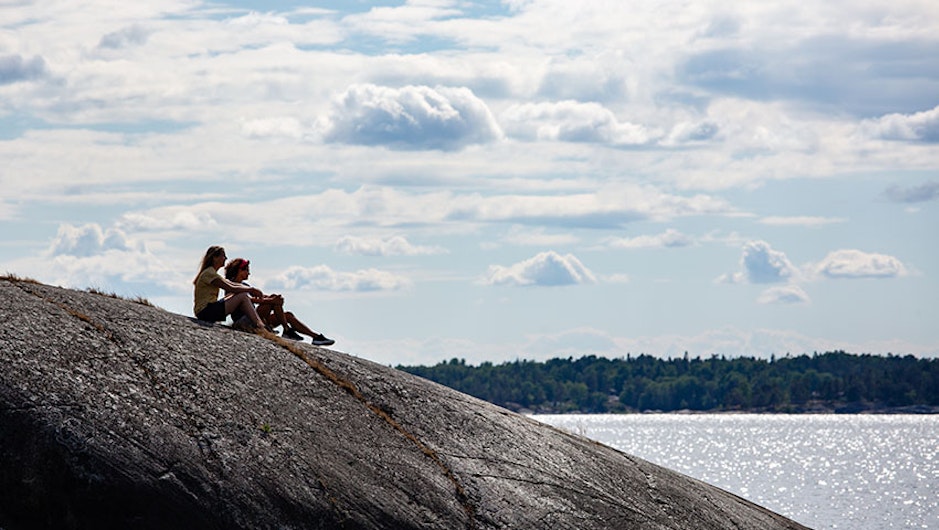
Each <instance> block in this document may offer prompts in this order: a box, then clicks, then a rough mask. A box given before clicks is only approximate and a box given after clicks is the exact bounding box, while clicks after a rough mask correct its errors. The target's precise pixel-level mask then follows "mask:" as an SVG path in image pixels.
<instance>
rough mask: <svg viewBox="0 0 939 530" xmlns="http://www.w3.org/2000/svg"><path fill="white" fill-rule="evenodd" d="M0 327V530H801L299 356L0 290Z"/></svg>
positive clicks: (582, 443) (447, 400)
mask: <svg viewBox="0 0 939 530" xmlns="http://www.w3.org/2000/svg"><path fill="white" fill-rule="evenodd" d="M0 321H2V322H3V325H2V326H0V366H2V371H0V529H4V530H14V529H18V528H225V529H229V528H329V529H333V528H362V529H378V528H388V529H409V528H415V529H416V528H440V529H447V530H453V529H463V528H466V529H489V528H510V529H526V528H531V529H536V528H537V529H541V528H551V529H564V528H569V529H578V530H589V529H594V528H609V529H630V528H642V529H657V528H674V529H688V528H695V529H708V528H735V529H781V528H804V527H802V526H800V525H799V524H797V523H795V522H793V521H791V520H788V519H786V518H784V517H782V516H780V515H777V514H775V513H772V512H770V511H768V510H766V509H764V508H761V507H759V506H757V505H755V504H752V503H750V502H748V501H746V500H744V499H741V498H739V497H737V496H735V495H732V494H730V493H727V492H725V491H723V490H720V489H718V488H715V487H713V486H710V485H707V484H704V483H702V482H700V481H697V480H694V479H691V478H689V477H686V476H684V475H681V474H679V473H675V472H673V471H670V470H667V469H664V468H662V467H659V466H656V465H653V464H651V463H649V462H646V461H644V460H641V459H639V458H636V457H633V456H629V455H626V454H623V453H621V452H618V451H616V450H614V449H611V448H609V447H606V446H603V445H600V444H597V443H594V442H591V441H589V440H586V439H584V438H581V437H577V436H574V435H572V434H569V433H565V432H562V431H560V430H557V429H554V428H552V427H550V426H547V425H543V424H540V423H538V422H536V421H534V420H532V419H530V418H526V417H524V416H521V415H517V414H514V413H511V412H509V411H506V410H504V409H501V408H498V407H496V406H493V405H491V404H488V403H486V402H483V401H480V400H477V399H475V398H472V397H469V396H467V395H465V394H461V393H458V392H456V391H453V390H450V389H448V388H445V387H442V386H440V385H437V384H434V383H431V382H429V381H426V380H423V379H420V378H417V377H414V376H411V375H409V374H406V373H403V372H399V371H396V370H394V369H391V368H388V367H385V366H381V365H377V364H374V363H371V362H368V361H364V360H362V359H358V358H355V357H352V356H349V355H345V354H342V353H338V352H335V351H330V350H325V349H321V348H315V347H313V346H311V345H309V344H306V345H297V344H296V343H292V342H288V341H283V340H282V339H279V338H275V337H273V336H272V335H267V336H260V335H252V334H246V333H240V332H236V331H232V330H231V329H229V328H227V327H225V326H221V325H206V324H204V323H199V322H197V321H195V320H193V319H190V318H187V317H184V316H180V315H177V314H172V313H169V312H167V311H164V310H161V309H158V308H154V307H150V306H147V305H144V304H140V303H135V302H132V301H127V300H120V299H116V298H113V297H108V296H104V295H101V294H92V293H89V292H82V291H73V290H67V289H61V288H56V287H50V286H46V285H42V284H38V283H34V282H29V281H23V280H19V279H16V278H7V279H0Z"/></svg>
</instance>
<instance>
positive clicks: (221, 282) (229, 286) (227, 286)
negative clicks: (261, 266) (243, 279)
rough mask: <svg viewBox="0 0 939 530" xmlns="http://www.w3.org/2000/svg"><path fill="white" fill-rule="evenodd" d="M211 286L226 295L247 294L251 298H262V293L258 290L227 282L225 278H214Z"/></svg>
mask: <svg viewBox="0 0 939 530" xmlns="http://www.w3.org/2000/svg"><path fill="white" fill-rule="evenodd" d="M212 285H214V286H215V287H218V288H219V289H224V290H225V292H226V293H248V294H250V295H251V296H254V297H258V298H262V297H263V296H264V293H262V292H261V290H260V289H257V288H255V287H251V286H248V285H243V284H240V283H235V282H232V281H228V280H226V279H225V278H216V279H215V280H213V281H212Z"/></svg>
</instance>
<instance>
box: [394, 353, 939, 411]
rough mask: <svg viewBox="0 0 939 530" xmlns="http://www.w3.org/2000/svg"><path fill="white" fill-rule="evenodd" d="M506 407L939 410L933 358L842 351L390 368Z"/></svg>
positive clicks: (938, 365) (938, 370)
mask: <svg viewBox="0 0 939 530" xmlns="http://www.w3.org/2000/svg"><path fill="white" fill-rule="evenodd" d="M397 368H398V369H400V370H404V371H406V372H409V373H412V374H415V375H418V376H421V377H424V378H426V379H430V380H432V381H436V382H438V383H440V384H443V385H446V386H448V387H451V388H454V389H456V390H459V391H461V392H464V393H466V394H470V395H472V396H475V397H478V398H480V399H483V400H486V401H489V402H491V403H494V404H496V405H499V406H502V407H506V408H509V409H511V410H525V411H532V412H536V413H564V412H581V413H615V412H638V411H662V412H673V411H679V410H691V411H709V412H719V411H759V412H813V411H819V412H823V411H834V412H860V411H863V410H871V409H904V410H909V411H916V412H920V411H921V412H939V359H920V358H916V357H914V356H912V355H907V356H902V357H901V356H895V355H887V356H880V355H869V354H863V355H856V354H849V353H846V352H844V351H833V352H827V353H822V354H819V353H814V354H812V355H811V356H810V355H800V356H797V357H791V356H788V355H787V356H786V357H782V358H775V357H773V358H771V359H768V360H766V359H756V358H753V357H737V358H730V359H728V358H725V357H723V356H721V357H718V356H712V357H710V358H706V359H701V358H700V357H695V358H693V359H691V358H689V356H688V354H687V353H686V354H685V355H684V357H682V358H678V359H660V358H656V357H652V356H650V355H640V356H638V357H632V356H629V355H627V356H626V357H625V358H618V359H608V358H604V357H597V356H593V355H590V356H585V357H581V358H579V359H574V358H573V357H568V358H567V359H561V358H557V359H551V360H548V361H543V362H542V361H526V360H516V361H512V362H505V363H501V364H493V363H491V362H484V363H482V364H480V365H478V366H473V365H468V364H466V361H465V360H464V359H456V358H454V359H451V360H450V361H446V362H441V363H439V364H437V365H434V366H398V367H397Z"/></svg>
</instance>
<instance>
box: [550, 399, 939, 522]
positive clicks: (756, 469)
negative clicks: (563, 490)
mask: <svg viewBox="0 0 939 530" xmlns="http://www.w3.org/2000/svg"><path fill="white" fill-rule="evenodd" d="M532 417H533V418H534V419H536V420H539V421H542V422H545V423H548V424H551V425H554V426H556V427H560V428H562V429H565V430H567V431H570V432H572V433H574V434H578V435H582V436H586V437H587V438H591V439H593V440H596V441H598V442H601V443H603V444H606V445H609V446H611V447H614V448H616V449H619V450H620V451H623V452H625V453H629V454H632V455H635V456H639V457H641V458H644V459H646V460H649V461H651V462H654V463H656V464H659V465H662V466H664V467H667V468H670V469H673V470H675V471H679V472H681V473H684V474H686V475H689V476H692V477H694V478H697V479H700V480H702V481H704V482H707V483H709V484H712V485H714V486H718V487H720V488H722V489H725V490H727V491H730V492H732V493H735V494H737V495H739V496H741V497H744V498H746V499H749V500H751V501H753V502H755V503H757V504H759V505H761V506H764V507H766V508H769V509H770V510H773V511H775V512H777V513H780V514H782V515H785V516H787V517H789V518H791V519H794V520H796V521H798V522H800V523H802V524H804V525H806V526H809V527H811V528H815V529H828V528H837V529H852V530H880V529H885V528H933V529H939V416H930V415H922V416H920V415H834V414H832V415H765V414H622V415H607V414H596V415H592V414H577V415H535V416H532Z"/></svg>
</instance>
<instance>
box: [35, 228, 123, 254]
mask: <svg viewBox="0 0 939 530" xmlns="http://www.w3.org/2000/svg"><path fill="white" fill-rule="evenodd" d="M108 250H120V251H126V250H132V247H131V244H130V243H129V242H128V240H127V236H126V235H125V234H124V232H123V231H121V230H118V229H113V228H109V229H107V230H103V229H102V228H101V226H100V225H97V224H94V223H91V224H86V225H82V226H73V225H70V224H63V225H60V226H59V231H58V233H57V234H56V236H55V238H54V239H53V240H52V244H51V245H50V246H49V252H50V254H51V255H53V256H75V257H89V256H94V255H97V254H101V253H103V252H106V251H108Z"/></svg>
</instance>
